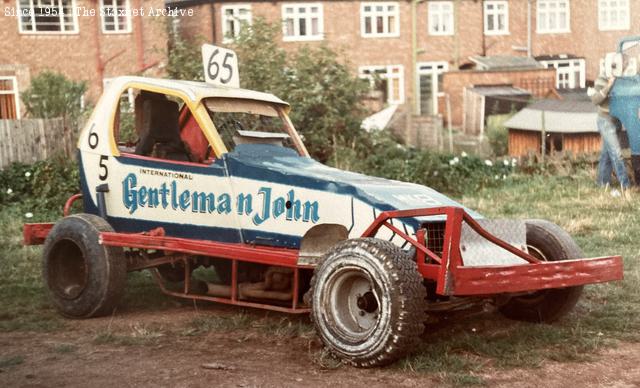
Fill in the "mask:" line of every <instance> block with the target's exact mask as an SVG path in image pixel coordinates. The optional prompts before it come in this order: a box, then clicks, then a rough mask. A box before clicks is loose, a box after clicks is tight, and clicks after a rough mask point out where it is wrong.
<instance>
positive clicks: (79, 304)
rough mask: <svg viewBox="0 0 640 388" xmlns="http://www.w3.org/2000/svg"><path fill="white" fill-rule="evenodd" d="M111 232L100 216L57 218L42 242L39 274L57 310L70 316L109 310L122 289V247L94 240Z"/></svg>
mask: <svg viewBox="0 0 640 388" xmlns="http://www.w3.org/2000/svg"><path fill="white" fill-rule="evenodd" d="M101 232H113V229H112V228H111V226H110V225H109V224H108V223H107V222H106V221H105V220H103V219H102V218H100V217H98V216H95V215H91V214H75V215H72V216H69V217H65V218H63V219H62V220H60V221H59V222H57V223H56V224H55V225H54V227H53V229H52V230H51V232H50V233H49V235H48V236H47V239H46V241H45V244H44V252H43V259H42V261H43V262H42V268H43V277H44V281H45V284H46V286H47V289H48V293H49V296H50V298H51V300H52V301H53V304H54V305H55V306H56V308H57V309H58V311H60V313H62V314H63V315H65V316H68V317H72V318H89V317H96V316H100V315H107V314H111V313H112V312H113V311H114V309H115V307H116V304H117V303H118V301H119V300H120V297H121V296H122V293H123V291H124V287H125V283H126V278H127V265H126V261H125V259H124V253H123V250H122V248H117V247H107V246H104V245H100V244H99V243H98V238H99V236H100V233H101Z"/></svg>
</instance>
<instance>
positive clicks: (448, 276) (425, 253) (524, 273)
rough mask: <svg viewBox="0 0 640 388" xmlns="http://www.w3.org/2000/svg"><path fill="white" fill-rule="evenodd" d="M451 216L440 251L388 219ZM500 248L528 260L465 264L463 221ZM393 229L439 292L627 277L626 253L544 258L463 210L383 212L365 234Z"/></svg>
mask: <svg viewBox="0 0 640 388" xmlns="http://www.w3.org/2000/svg"><path fill="white" fill-rule="evenodd" d="M436 215H444V216H446V226H445V231H444V242H443V251H442V254H441V255H438V254H436V253H434V252H432V251H430V250H429V249H428V248H427V244H426V243H425V240H424V230H421V231H418V232H417V233H416V238H413V237H412V236H408V235H407V234H405V233H403V232H402V231H401V230H400V229H398V228H397V227H395V226H394V225H393V224H391V223H390V222H389V220H391V219H393V218H413V217H425V216H436ZM463 222H464V223H467V224H468V225H469V226H470V227H471V228H472V229H473V230H474V231H475V232H476V233H478V234H479V235H481V236H482V237H483V238H485V239H486V240H488V241H490V242H491V243H493V244H495V245H496V246H498V247H500V248H502V249H505V250H507V251H509V252H511V253H512V254H514V255H516V256H518V257H520V258H522V259H524V260H526V261H527V262H528V263H527V264H518V265H499V266H498V265H496V266H473V267H471V266H465V265H464V264H463V260H462V256H461V252H460V236H461V230H462V223H463ZM383 226H384V227H386V228H389V229H391V230H392V231H393V232H394V233H396V234H397V235H399V236H401V237H402V238H404V239H405V240H407V241H408V242H409V243H411V244H412V245H413V246H414V247H415V248H416V252H417V264H418V270H419V272H420V273H421V274H422V276H423V277H424V278H426V279H431V280H435V281H436V282H437V288H436V291H437V293H438V294H440V295H456V296H470V295H495V294H501V293H515V292H528V291H536V290H542V289H549V288H563V287H571V286H579V285H584V284H592V283H603V282H609V281H614V280H622V279H623V262H622V257H621V256H608V257H599V258H590V259H577V260H566V261H555V262H543V261H540V260H538V259H536V258H535V257H533V256H531V255H529V254H527V253H526V252H524V251H521V250H519V249H518V248H516V247H514V246H512V245H509V244H508V243H506V242H504V241H502V240H500V239H499V238H497V237H496V236H493V235H491V234H490V233H488V232H487V231H486V230H484V229H483V228H482V227H481V226H480V225H479V224H478V223H477V222H476V221H475V220H474V219H473V218H472V217H471V216H469V215H468V214H467V213H466V212H465V211H464V210H463V209H462V208H458V207H441V208H430V209H414V210H398V211H388V212H383V213H381V214H380V215H379V216H378V218H376V220H375V221H374V222H373V224H371V226H370V227H369V228H368V229H367V230H366V231H365V232H364V233H363V237H374V236H375V235H376V233H377V232H378V230H380V228H381V227H383Z"/></svg>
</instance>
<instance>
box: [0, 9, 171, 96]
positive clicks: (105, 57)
mask: <svg viewBox="0 0 640 388" xmlns="http://www.w3.org/2000/svg"><path fill="white" fill-rule="evenodd" d="M163 4H164V2H163V1H162V0H151V1H144V2H142V0H131V6H132V7H136V8H139V7H140V6H143V7H144V8H145V9H148V8H149V7H156V8H161V7H163ZM15 6H16V2H15V1H14V0H0V9H1V10H2V11H3V12H2V13H0V72H3V73H5V75H7V74H9V73H12V72H17V76H18V87H19V89H20V90H24V89H26V88H28V87H29V82H30V79H31V78H32V77H34V76H35V75H37V74H38V73H39V72H41V71H43V70H52V71H57V72H60V73H62V74H64V75H66V76H67V77H69V78H71V79H74V80H78V81H80V80H84V81H87V82H88V86H89V92H88V94H87V97H88V101H89V102H92V101H95V99H96V97H97V96H98V95H99V93H100V91H101V88H102V77H100V73H101V72H102V74H103V77H104V78H108V77H113V76H117V75H126V74H137V73H139V72H140V70H141V69H143V68H145V67H149V69H147V70H146V72H145V74H148V75H157V74H160V73H161V68H162V65H163V63H164V62H165V58H166V42H167V38H166V34H165V26H164V22H165V19H166V18H165V17H147V16H145V17H132V32H131V33H124V34H104V33H102V30H101V24H100V23H101V20H100V17H99V16H79V17H78V33H74V34H27V33H25V34H21V33H20V32H19V29H18V19H17V18H15V17H9V16H4V8H6V7H11V8H14V7H15ZM76 6H78V7H86V8H88V9H95V10H98V9H99V2H98V1H96V0H93V1H89V0H77V1H76ZM96 12H97V11H96ZM139 34H141V35H142V40H141V41H142V45H139V43H138V42H139V40H138V36H139ZM98 58H100V60H99V59H98ZM100 61H101V62H102V63H103V66H104V69H103V70H102V71H101V70H100V69H99V62H100ZM154 64H155V66H153V65H154ZM14 74H15V73H14Z"/></svg>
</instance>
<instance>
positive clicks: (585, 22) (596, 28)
mask: <svg viewBox="0 0 640 388" xmlns="http://www.w3.org/2000/svg"><path fill="white" fill-rule="evenodd" d="M51 2H53V3H56V4H61V5H62V6H87V7H93V8H99V7H101V6H104V4H105V3H107V4H116V6H121V7H132V8H136V7H139V6H141V4H142V1H141V0H94V1H89V0H0V4H3V5H4V6H5V7H7V6H12V7H13V8H15V5H16V4H18V5H19V4H25V6H31V4H36V5H37V4H41V3H51ZM149 5H155V6H162V5H163V2H162V1H160V0H152V1H147V2H144V6H145V7H146V6H149ZM164 5H166V6H170V7H181V8H183V9H192V10H193V12H194V15H193V16H191V17H182V18H181V19H180V22H179V25H180V29H181V31H182V32H183V33H185V34H187V35H190V36H194V37H195V36H201V37H204V38H205V39H206V40H207V41H209V42H212V43H216V44H225V43H226V42H228V40H229V39H233V36H234V34H236V33H237V31H239V29H240V28H241V26H242V25H243V23H251V21H252V19H254V18H256V17H263V18H265V19H266V20H268V21H270V22H282V26H283V28H282V35H281V36H280V37H279V42H280V43H281V44H282V46H283V47H285V48H286V49H288V50H295V49H297V48H298V47H300V46H301V45H305V44H309V45H318V44H327V45H329V46H330V47H332V48H334V49H336V50H339V51H340V52H344V53H346V56H347V58H346V59H347V60H348V62H349V63H350V66H352V68H353V71H354V73H356V74H359V75H360V76H361V77H363V78H370V79H371V78H372V75H374V74H377V75H379V76H380V77H382V78H383V80H384V82H382V83H381V84H380V85H378V87H380V89H381V92H382V94H383V96H384V99H385V100H386V101H387V102H388V103H390V104H401V105H402V106H403V107H404V110H405V111H406V112H410V113H413V114H422V115H431V114H436V113H443V112H444V107H443V103H442V101H443V99H442V97H443V94H444V93H445V92H446V93H447V94H448V95H450V97H451V98H450V102H451V105H452V107H453V114H452V121H453V123H454V124H460V123H461V120H462V113H461V111H462V109H461V108H460V107H461V105H462V101H461V100H462V92H461V91H460V90H458V89H459V88H460V87H466V86H474V85H475V84H474V85H466V84H464V85H463V83H464V82H471V81H468V79H475V80H477V79H481V81H477V82H482V83H483V84H504V83H507V84H508V83H512V84H517V83H518V82H516V81H517V80H521V81H522V77H521V76H520V75H519V74H515V73H513V74H511V76H509V77H505V72H499V71H493V72H487V74H485V75H482V76H481V77H475V76H468V75H466V73H467V72H468V70H465V69H469V68H472V67H473V66H474V64H473V63H472V62H471V61H470V58H471V57H474V56H475V57H478V56H479V57H490V56H531V57H534V58H538V60H539V62H540V63H541V64H542V65H543V66H545V67H549V68H551V69H552V70H551V72H555V78H556V79H555V83H556V87H558V88H577V87H584V86H585V84H586V81H587V80H589V79H593V78H594V77H595V76H596V73H597V71H598V62H599V58H600V57H601V56H602V55H603V54H604V53H605V52H607V51H612V50H613V49H614V47H615V43H616V42H617V40H618V39H619V38H621V37H623V36H627V35H632V34H633V31H640V17H638V16H640V2H638V1H632V0H425V1H412V0H400V1H386V0H385V1H377V0H371V1H355V0H324V1H321V0H316V1H303V0H300V1H281V0H269V1H265V0H254V1H241V0H235V1H228V0H215V1H214V0H174V1H166V2H164ZM6 20H7V17H6V16H5V17H3V20H2V23H0V38H2V41H1V42H2V43H0V52H2V56H1V57H0V77H5V78H3V80H5V81H4V82H5V83H6V84H7V85H8V84H10V83H12V82H13V81H6V80H7V79H9V77H14V79H15V78H17V83H18V87H17V90H20V89H21V88H23V87H25V86H26V85H28V80H29V76H30V75H33V74H36V73H37V72H38V71H40V70H41V69H44V68H52V69H54V70H59V71H62V72H63V73H65V74H67V75H70V76H72V77H74V78H77V79H89V80H90V81H91V89H90V97H94V96H95V95H96V94H97V93H98V92H99V89H100V86H101V82H103V81H102V79H104V78H108V77H110V76H113V75H117V74H131V73H140V72H143V71H144V70H145V69H150V70H147V71H150V72H151V73H152V74H153V73H155V72H157V71H159V69H161V67H162V61H163V59H164V57H163V55H164V54H163V52H162V51H163V50H164V46H165V45H166V35H165V34H164V30H163V27H162V26H161V25H160V24H161V23H158V21H157V20H154V19H153V18H135V17H134V18H133V20H131V21H125V22H124V25H128V23H131V26H130V27H127V29H126V31H129V32H124V31H123V32H124V33H122V34H111V33H107V32H106V31H104V30H105V23H111V24H114V23H115V22H107V21H105V20H104V18H103V19H102V20H101V18H99V17H98V18H83V17H78V18H77V20H74V21H65V22H63V24H65V23H68V24H69V26H70V27H69V30H68V31H67V25H66V24H65V25H64V26H63V27H55V28H58V29H59V30H58V31H55V32H52V31H40V30H39V27H38V26H37V25H38V24H39V23H41V21H39V20H31V21H30V22H31V23H32V24H34V23H35V25H36V26H35V27H26V30H25V26H23V25H22V24H23V22H21V21H19V20H18V18H16V17H12V18H11V19H9V23H6V22H5V21H6ZM27 24H28V23H27ZM111 24H109V25H110V26H111ZM118 25H119V24H118ZM29 28H31V30H29ZM108 28H113V27H108ZM118 28H121V27H118ZM60 29H62V30H64V31H60ZM152 47H153V49H152ZM123 49H124V51H122V50H123ZM7 58H8V60H7ZM153 65H156V66H155V67H154V66H153ZM101 72H102V73H103V74H102V75H101V74H100V73H101ZM445 73H446V74H448V76H447V77H444V76H443V75H444V74H445ZM458 73H460V74H459V75H458ZM542 77H543V78H546V77H549V76H548V75H544V76H542ZM534 81H535V80H534ZM1 82H2V81H0V89H2V90H0V95H2V94H1V93H7V94H5V95H8V93H10V92H6V91H5V90H4V89H6V90H14V89H12V88H10V87H9V86H3V85H4V84H2V83H1ZM474 82H475V81H474ZM521 83H522V82H521ZM524 83H525V84H526V83H530V82H528V81H527V82H524ZM372 84H373V83H372ZM518 86H520V87H522V85H518ZM452 89H455V90H452ZM0 111H1V110H0Z"/></svg>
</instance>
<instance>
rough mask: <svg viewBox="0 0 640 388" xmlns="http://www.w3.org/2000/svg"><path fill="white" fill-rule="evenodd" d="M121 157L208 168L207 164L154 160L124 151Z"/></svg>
mask: <svg viewBox="0 0 640 388" xmlns="http://www.w3.org/2000/svg"><path fill="white" fill-rule="evenodd" d="M120 155H121V156H122V157H124V158H130V159H142V160H148V161H151V162H154V163H158V164H162V163H171V164H180V165H182V166H195V167H207V166H208V164H205V163H194V162H182V161H179V160H166V159H158V158H152V157H151V156H142V155H137V154H132V153H129V152H123V151H120Z"/></svg>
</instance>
